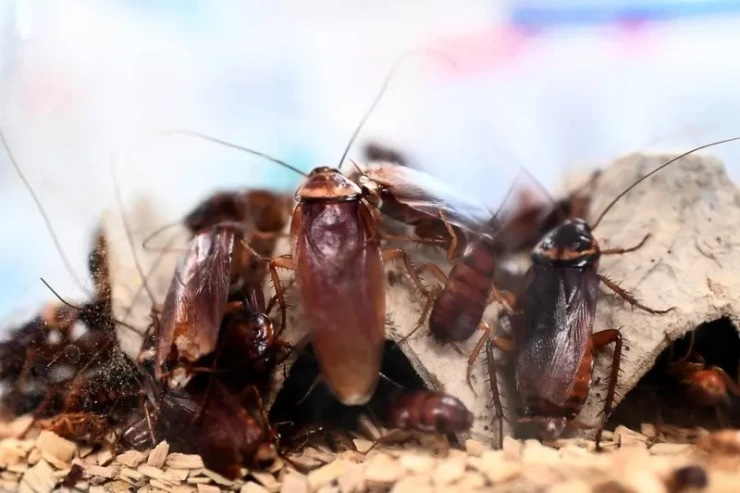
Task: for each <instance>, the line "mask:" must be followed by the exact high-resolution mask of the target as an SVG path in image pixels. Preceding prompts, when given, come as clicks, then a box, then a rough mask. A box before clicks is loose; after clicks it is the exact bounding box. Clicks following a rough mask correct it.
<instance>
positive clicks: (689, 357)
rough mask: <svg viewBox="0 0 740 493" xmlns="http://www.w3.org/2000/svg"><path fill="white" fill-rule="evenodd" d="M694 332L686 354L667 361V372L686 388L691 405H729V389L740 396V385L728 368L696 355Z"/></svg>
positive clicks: (686, 398)
mask: <svg viewBox="0 0 740 493" xmlns="http://www.w3.org/2000/svg"><path fill="white" fill-rule="evenodd" d="M695 335H696V334H695V333H694V332H692V333H691V336H690V342H689V347H688V349H687V351H686V354H685V355H684V356H682V357H681V358H679V359H677V360H673V361H670V362H669V363H668V365H667V367H666V374H667V376H668V377H670V378H672V379H673V380H674V381H675V382H676V383H678V384H679V385H680V386H682V387H683V391H684V392H683V393H684V397H685V401H686V402H688V403H689V404H690V406H691V407H697V408H700V407H713V406H717V405H719V404H723V403H724V404H729V403H730V395H729V392H732V393H733V394H734V395H736V396H740V385H738V384H737V383H735V380H733V378H732V377H731V376H730V375H728V374H727V372H726V371H725V370H723V369H722V368H720V367H719V366H714V365H707V363H706V362H705V361H704V358H703V357H702V356H701V355H700V354H694V351H693V349H694V339H695ZM666 338H667V336H666ZM671 353H672V351H671Z"/></svg>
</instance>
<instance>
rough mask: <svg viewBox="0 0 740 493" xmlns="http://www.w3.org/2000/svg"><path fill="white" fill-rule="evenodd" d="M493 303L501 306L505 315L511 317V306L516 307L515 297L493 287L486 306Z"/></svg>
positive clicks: (512, 311)
mask: <svg viewBox="0 0 740 493" xmlns="http://www.w3.org/2000/svg"><path fill="white" fill-rule="evenodd" d="M494 301H495V302H497V303H498V304H499V305H501V306H502V307H503V309H504V311H505V312H506V313H507V314H509V315H511V314H513V313H514V309H513V308H512V306H515V305H516V297H515V296H514V294H513V293H512V292H511V291H507V290H499V289H496V287H495V286H494V288H493V291H491V297H490V298H489V300H488V304H491V303H493V302H494Z"/></svg>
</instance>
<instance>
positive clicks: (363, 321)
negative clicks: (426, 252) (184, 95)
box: [173, 131, 490, 405]
mask: <svg viewBox="0 0 740 493" xmlns="http://www.w3.org/2000/svg"><path fill="white" fill-rule="evenodd" d="M182 133H185V134H187V135H192V136H196V137H199V138H205V139H208V140H212V141H215V142H218V143H223V141H220V140H219V139H215V138H212V137H208V136H204V135H203V134H199V133H194V132H189V131H183V132H182ZM228 145H230V146H232V147H239V148H240V149H242V150H244V151H246V152H250V153H256V152H255V151H252V150H251V149H247V148H242V147H240V146H235V145H234V144H228ZM257 154H259V155H262V154H261V153H257ZM262 156H264V155H262ZM270 159H272V158H270ZM272 160H273V161H274V162H276V163H278V164H280V165H283V166H286V167H288V168H289V169H291V170H293V171H295V172H298V173H301V174H303V173H302V172H301V171H299V170H298V169H296V168H294V167H292V166H290V165H289V164H287V163H284V162H282V161H279V160H276V159H272ZM412 171H413V170H409V169H404V172H412ZM414 173H415V174H413V175H408V174H404V175H399V177H400V178H399V179H397V180H396V181H394V182H393V183H394V186H397V189H398V190H399V191H402V190H404V186H402V184H404V183H405V184H407V185H409V186H410V185H411V184H413V181H412V179H416V178H417V177H419V176H422V175H421V174H420V172H414ZM423 176H426V177H428V178H429V176H428V175H423ZM371 178H372V180H375V177H374V176H373V177H371ZM430 179H431V178H429V180H430ZM429 180H428V181H429ZM372 183H380V182H379V181H372ZM435 183H437V184H439V186H438V187H437V189H435V190H433V191H432V192H429V193H427V195H424V196H423V197H422V199H426V201H424V200H420V203H419V204H416V203H414V204H413V206H412V205H409V204H412V202H413V201H412V198H410V197H411V195H409V196H408V197H403V201H397V204H398V207H393V206H390V205H389V204H390V202H391V201H390V200H388V197H391V196H392V194H391V192H389V191H388V190H389V188H388V187H385V188H383V189H382V190H380V191H379V189H378V187H370V186H369V185H370V184H371V181H369V180H366V181H365V184H364V185H363V187H362V188H361V187H360V186H359V185H358V184H356V183H354V182H353V181H351V180H349V179H348V178H346V177H345V176H343V175H342V174H341V173H340V172H339V170H337V169H333V168H316V169H314V170H313V171H312V172H311V173H310V174H309V175H308V176H307V180H306V182H305V183H304V184H303V185H301V187H300V188H299V189H298V190H297V192H296V200H297V201H298V205H297V206H296V208H295V210H294V212H293V216H292V220H291V232H290V234H291V239H292V241H291V243H292V255H291V256H284V257H280V258H274V259H271V260H270V265H271V268H286V269H292V270H295V271H296V282H297V285H298V290H299V293H300V296H301V299H302V301H303V306H304V310H305V312H306V317H307V319H308V320H309V321H310V325H311V327H312V328H311V334H312V338H313V345H314V348H315V350H316V353H317V357H318V360H319V364H320V368H321V373H322V376H323V377H324V379H325V380H326V381H327V383H328V384H329V386H330V388H331V389H332V391H333V392H334V394H335V395H336V396H337V398H338V399H339V400H340V401H341V402H342V403H343V404H346V405H361V404H364V403H366V402H367V401H368V400H369V399H370V397H371V396H372V393H373V391H374V389H375V386H376V385H377V381H378V378H379V377H378V373H379V370H380V361H381V359H382V345H383V341H384V323H385V322H384V321H385V284H384V276H383V260H391V259H401V260H402V261H403V262H404V266H405V267H406V270H407V272H408V273H409V276H410V277H411V278H412V280H413V281H414V283H415V286H416V287H417V289H418V290H419V291H420V292H422V293H425V292H426V290H425V289H424V287H423V285H421V282H420V280H419V278H418V276H417V275H416V273H415V272H414V270H413V268H412V266H411V263H410V261H409V258H408V256H407V254H406V253H405V252H404V251H403V250H401V249H392V250H386V251H381V247H380V239H381V237H387V236H386V235H383V234H382V233H381V232H379V231H378V228H377V226H376V222H375V218H374V216H373V213H372V212H371V209H370V205H376V206H379V207H381V211H382V212H385V211H386V210H390V211H395V212H394V214H395V216H392V217H394V218H405V222H407V224H412V225H413V224H415V223H414V219H413V218H411V217H412V214H415V216H413V217H416V218H420V217H423V218H424V219H426V220H428V221H438V222H440V223H441V222H442V219H441V217H442V216H444V215H445V212H447V211H449V212H450V217H449V218H446V219H445V220H446V221H447V222H448V223H450V224H465V225H466V226H467V227H470V228H472V227H474V226H473V225H475V224H477V221H478V218H477V217H475V216H474V213H476V212H477V213H480V212H481V211H484V212H485V214H487V216H486V217H489V218H490V212H489V211H488V210H487V209H486V208H485V207H482V206H481V207H479V208H478V209H474V208H473V207H465V206H462V205H460V206H458V205H457V204H458V203H459V202H460V201H459V200H458V202H454V200H455V197H456V196H455V195H454V194H447V188H446V187H444V186H443V185H442V184H440V182H438V181H436V182H435ZM417 190H418V193H417V195H416V197H418V196H419V195H420V194H421V193H422V192H423V191H424V190H422V189H417ZM447 195H449V197H448V196H447ZM380 197H382V200H379V198H380ZM434 197H437V198H436V199H435V198H434ZM433 200H438V203H439V204H440V206H439V207H437V208H436V209H435V207H434V203H433ZM427 202H429V203H427ZM383 207H386V209H385V210H384V209H383ZM440 211H441V212H440ZM418 241H422V240H418ZM273 280H276V279H275V278H273ZM173 282H174V281H173ZM275 286H276V295H277V297H278V300H279V301H280V304H281V306H283V305H284V302H282V301H281V298H282V290H281V288H280V286H279V283H278V282H275ZM337 299H341V300H342V301H343V302H342V303H341V304H337V303H336V301H335V300H337ZM209 350H212V349H209ZM348 354H351V355H353V357H352V358H348V357H347V355H348Z"/></svg>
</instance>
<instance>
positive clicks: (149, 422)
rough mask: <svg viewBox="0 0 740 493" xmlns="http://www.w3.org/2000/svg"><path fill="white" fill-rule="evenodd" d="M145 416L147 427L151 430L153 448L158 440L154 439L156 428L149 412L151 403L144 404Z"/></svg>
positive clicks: (150, 436)
mask: <svg viewBox="0 0 740 493" xmlns="http://www.w3.org/2000/svg"><path fill="white" fill-rule="evenodd" d="M144 415H145V416H146V426H147V428H148V429H149V438H150V439H151V441H152V447H154V446H155V445H157V439H156V438H155V437H154V427H153V426H152V415H151V414H150V411H149V403H148V402H144Z"/></svg>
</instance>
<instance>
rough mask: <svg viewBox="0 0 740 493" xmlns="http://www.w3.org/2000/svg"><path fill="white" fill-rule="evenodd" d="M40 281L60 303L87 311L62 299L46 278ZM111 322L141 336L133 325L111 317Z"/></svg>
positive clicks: (80, 310) (79, 310)
mask: <svg viewBox="0 0 740 493" xmlns="http://www.w3.org/2000/svg"><path fill="white" fill-rule="evenodd" d="M39 279H41V282H43V283H44V286H46V287H47V288H48V289H49V291H51V293H52V294H53V295H54V296H56V297H57V299H58V300H59V301H61V302H62V303H64V304H65V305H67V306H68V307H70V308H73V309H75V310H77V311H78V312H83V311H85V309H84V308H82V307H80V306H76V305H73V304H72V303H70V302H68V301H67V300H65V299H64V298H62V297H61V295H60V294H59V293H57V292H56V291H55V290H54V288H52V287H51V286H50V285H49V283H48V282H46V280H44V278H43V277H40V278H39ZM111 320H112V321H113V322H115V323H116V324H118V325H120V326H122V327H125V328H127V329H128V330H130V331H132V332H133V333H134V334H136V335H141V333H140V332H139V331H138V330H136V328H135V327H133V326H132V325H129V324H127V323H126V322H121V321H120V320H117V319H115V318H113V317H111Z"/></svg>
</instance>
